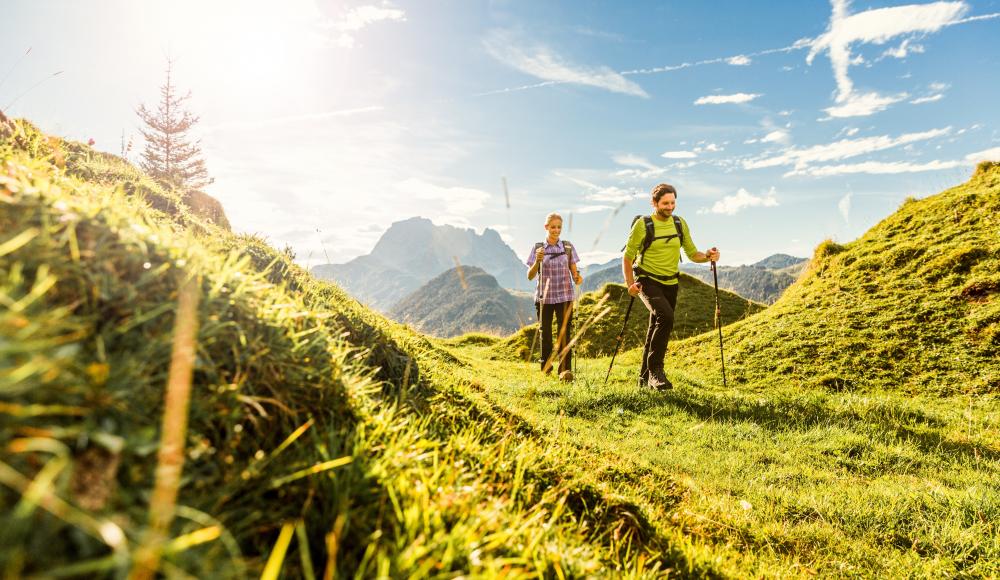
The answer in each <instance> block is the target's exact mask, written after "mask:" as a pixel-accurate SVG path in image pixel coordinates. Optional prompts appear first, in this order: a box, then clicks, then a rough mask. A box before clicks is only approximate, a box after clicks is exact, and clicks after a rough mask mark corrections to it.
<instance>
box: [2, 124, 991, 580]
mask: <svg viewBox="0 0 1000 580" xmlns="http://www.w3.org/2000/svg"><path fill="white" fill-rule="evenodd" d="M997 175H998V171H997V169H996V168H990V167H984V168H983V169H982V170H981V171H980V173H978V174H977V176H976V177H975V178H974V179H973V181H972V182H970V183H969V184H967V185H965V186H963V187H961V188H956V189H955V190H951V191H950V192H946V193H945V194H942V195H941V196H935V197H932V198H928V199H926V200H920V201H912V202H908V203H907V204H906V205H904V207H903V208H901V211H900V212H899V213H897V214H896V215H894V216H891V217H890V218H887V219H886V220H885V221H884V222H883V223H882V224H880V225H879V226H878V227H877V228H876V229H875V230H873V232H876V233H872V232H869V234H866V236H864V237H863V238H862V239H861V240H859V241H857V242H853V243H851V244H847V245H846V246H838V245H836V244H832V243H828V244H825V245H823V246H821V248H819V249H818V250H817V256H816V258H815V259H814V262H813V265H812V270H811V272H810V273H808V274H807V275H806V276H805V277H804V278H803V279H802V280H800V281H799V282H798V283H797V284H796V285H795V286H793V287H792V289H790V290H789V292H788V294H787V295H786V296H785V297H784V298H782V300H780V301H779V302H778V303H777V304H776V305H775V306H773V307H771V308H769V309H767V310H764V311H762V312H760V313H758V314H756V315H754V316H752V317H750V318H748V319H746V320H743V321H738V322H734V323H733V324H731V325H729V326H726V327H725V331H726V334H727V343H726V344H727V356H728V357H731V358H730V359H729V364H730V366H729V368H730V369H731V373H732V382H731V383H730V386H729V388H728V389H726V388H723V387H722V386H721V385H720V382H721V381H720V377H719V374H718V368H717V362H718V351H717V346H718V345H717V343H716V342H715V340H716V339H717V337H716V335H715V334H713V333H709V334H707V335H699V336H695V337H693V338H689V339H686V340H682V341H677V342H672V343H671V347H670V354H669V358H668V375H669V376H670V378H671V379H672V380H673V381H674V383H675V384H676V385H677V389H675V390H674V391H671V392H668V393H652V392H648V391H638V390H637V389H636V388H635V386H634V380H633V379H634V375H635V372H636V369H637V368H638V360H637V359H638V356H639V354H638V351H637V350H636V349H632V350H628V351H626V352H624V353H622V354H621V355H619V358H618V361H617V362H616V370H615V372H614V373H613V374H612V380H611V382H610V383H609V384H608V385H607V386H606V387H605V386H603V385H602V384H601V382H602V381H603V377H604V372H605V370H606V368H607V363H608V360H607V359H606V358H596V359H588V358H581V359H580V360H579V363H580V365H579V373H578V375H579V378H578V380H577V382H576V383H574V384H572V385H565V384H563V383H558V382H556V381H554V380H551V379H546V378H544V377H542V376H540V375H539V373H538V372H537V370H536V369H535V365H532V364H529V363H525V362H520V361H517V360H510V359H498V356H499V355H498V352H500V351H499V350H498V349H500V348H501V343H500V341H499V340H497V339H493V338H491V337H487V336H484V335H470V336H464V337H458V338H455V339H449V340H432V339H428V338H427V337H424V336H422V335H419V334H417V333H414V332H412V331H411V330H409V329H407V328H406V327H404V326H402V325H398V324H395V323H392V322H390V321H388V320H386V319H385V318H384V317H382V316H380V315H378V314H377V313H375V312H373V311H371V310H369V309H366V308H364V307H362V306H361V305H359V304H358V303H357V302H356V301H355V300H353V299H351V298H350V297H349V296H347V295H346V294H345V293H344V292H343V291H342V290H341V289H339V288H338V287H336V286H334V285H332V284H327V283H323V282H319V281H316V280H315V279H313V278H312V277H311V276H309V274H308V273H306V272H305V271H303V270H302V269H301V268H299V267H298V266H296V265H295V264H294V263H293V262H292V261H291V259H290V256H289V255H287V254H286V253H283V252H280V251H277V250H275V249H273V248H271V247H270V246H269V245H268V244H267V243H266V240H262V239H260V238H258V237H255V236H245V235H233V234H231V233H229V232H227V231H225V230H223V229H220V228H218V227H217V226H216V225H214V224H212V223H211V222H209V221H208V220H205V219H203V218H202V217H199V216H198V215H196V214H195V213H194V212H192V211H190V209H189V208H187V207H186V205H185V204H184V201H183V198H182V197H177V196H174V195H173V194H172V193H171V192H164V191H163V190H161V189H158V186H156V185H155V184H152V183H150V182H147V181H145V180H146V178H145V177H144V176H142V175H141V174H140V173H138V172H136V171H135V170H134V168H131V167H130V166H128V165H127V164H125V163H123V162H121V161H120V160H116V159H115V158H113V156H104V155H100V154H97V153H96V152H93V151H90V150H89V148H87V147H86V146H83V145H80V144H73V143H65V142H62V141H60V140H53V139H51V138H48V137H46V136H44V135H42V134H40V133H38V132H37V130H35V129H34V128H33V127H31V126H30V125H28V124H26V123H23V122H17V126H16V131H14V132H10V131H8V130H7V129H6V128H4V127H0V570H2V573H3V574H4V575H5V576H10V577H22V576H35V577H50V576H60V575H61V576H63V577H73V576H77V577H80V576H84V577H95V576H96V577H120V576H121V575H123V574H125V573H126V571H127V570H128V569H129V568H130V566H131V562H132V557H133V555H134V553H135V550H136V548H137V547H138V545H139V543H140V541H141V539H142V537H143V535H144V533H145V531H146V522H147V521H148V518H149V513H148V511H149V505H148V502H149V493H150V490H151V489H152V484H153V477H154V474H155V470H156V451H157V446H158V441H159V434H158V428H159V420H160V415H161V413H162V407H163V403H162V398H163V390H164V385H165V382H166V372H167V368H168V365H169V359H170V341H171V338H172V335H173V319H174V313H175V309H176V297H177V288H178V284H179V279H180V277H181V276H185V275H190V274H193V275H195V276H197V277H198V280H199V283H200V285H201V296H202V299H201V303H200V307H199V318H200V321H201V327H200V331H199V334H198V342H197V363H196V368H195V375H194V384H193V396H192V406H191V410H190V414H189V425H188V428H187V432H186V441H187V444H186V450H185V451H186V464H185V466H184V478H183V480H182V484H181V488H180V495H179V498H178V506H179V507H178V510H177V518H176V519H175V523H174V526H173V528H172V529H171V543H170V544H169V545H168V546H169V549H168V550H167V552H166V553H165V556H164V560H163V564H162V568H161V571H162V572H163V573H164V574H165V575H170V576H182V575H193V576H197V577H243V576H259V575H261V574H262V573H263V572H265V571H266V572H267V573H268V574H273V573H275V571H276V570H277V569H278V568H280V569H281V574H284V575H285V576H287V577H301V576H304V577H311V576H315V577H321V576H322V575H323V574H324V573H325V572H326V571H327V570H328V569H329V570H331V571H336V572H337V574H338V575H340V576H356V577H376V576H378V577H414V578H431V577H434V578H444V577H457V576H459V575H468V576H473V577H494V576H503V577H545V578H564V577H591V576H635V577H662V576H669V575H680V576H690V577H747V576H767V577H787V576H811V575H814V574H820V575H823V576H828V577H843V576H871V577H884V576H936V577H937V576H949V577H950V576H968V577H990V576H996V575H998V574H1000V566H998V562H1000V545H998V539H997V538H998V537H1000V530H998V529H997V527H998V524H997V522H998V521H1000V491H998V490H1000V446H998V444H997V441H1000V422H998V403H997V398H996V397H997V391H996V386H995V377H996V372H997V371H996V368H995V364H994V365H991V364H990V363H991V362H992V361H993V359H994V358H995V353H996V350H995V349H996V324H997V310H996V308H997V300H996V294H997V288H998V287H1000V281H998V279H997V278H996V275H995V272H996V271H998V269H997V268H996V267H995V266H996V265H997V264H996V260H997V257H998V253H997V243H998V242H997V240H996V239H995V238H994V237H991V236H990V232H991V231H992V232H995V230H996V221H995V220H996V219H997V218H996V217H995V216H996V215H997V212H996V211H995V210H996V205H997V190H998V187H1000V184H998V179H997ZM129 183H131V184H133V185H132V186H126V184H129ZM139 183H145V184H146V185H145V186H143V187H138V185H136V184H139ZM887 237H888V241H886V238H887ZM925 238H926V239H925ZM922 241H927V242H928V243H927V245H926V246H924V247H923V249H922V250H921V249H920V247H919V246H920V242H922ZM887 260H888V262H887ZM871 263H878V264H885V263H891V264H893V268H891V269H890V268H874V267H870V266H866V264H871ZM709 290H710V289H709ZM680 300H681V303H682V304H683V303H684V301H685V300H687V301H688V304H689V305H694V306H698V308H696V309H695V310H697V311H699V312H703V311H705V310H707V311H708V317H707V324H708V325H709V326H708V327H710V325H711V305H714V299H713V302H709V303H707V304H700V303H699V300H698V299H696V295H695V294H694V293H691V292H687V293H685V292H684V291H683V290H682V293H681V297H680ZM623 302H624V301H621V302H620V303H618V304H617V308H616V310H615V313H616V315H617V316H621V312H622V308H621V306H622V305H623ZM589 307H591V308H593V307H594V306H593V305H590V306H589ZM636 307H638V305H637V306H636ZM723 311H724V313H727V308H726V306H724V307H723ZM638 312H641V310H639V311H638ZM734 312H735V309H734ZM730 315H732V314H730ZM739 316H742V313H741V314H740V315H739ZM737 317H738V316H737ZM637 319H641V317H639V318H637ZM620 320H621V319H620V318H619V319H618V321H619V322H618V324H620ZM863 321H864V322H866V323H867V326H864V325H862V324H861V323H862V322H863ZM873 323H876V324H875V326H874V327H873V326H872V324H873ZM698 324H702V325H704V324H706V322H705V320H704V319H702V320H701V321H700V322H699V323H698ZM854 326H859V328H854ZM595 328H598V327H595ZM608 328H610V329H613V332H614V333H617V328H616V325H613V324H612V325H611V326H609V327H608ZM693 331H697V328H694V329H693ZM866 333H867V334H866ZM609 336H613V334H608V332H605V331H600V332H598V333H596V334H595V338H592V339H590V340H593V341H594V343H593V344H596V345H600V344H606V342H607V339H608V337H609ZM890 355H891V356H890ZM897 355H898V356H897ZM918 355H919V356H918ZM786 367H787V370H786Z"/></svg>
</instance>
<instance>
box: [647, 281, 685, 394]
mask: <svg viewBox="0 0 1000 580" xmlns="http://www.w3.org/2000/svg"><path fill="white" fill-rule="evenodd" d="M640 282H642V292H641V293H640V294H639V298H641V299H642V303H643V304H645V305H646V309H647V310H649V329H648V330H646V344H645V345H643V349H642V370H641V371H640V372H639V374H640V375H641V376H642V377H643V379H645V378H647V377H648V376H649V371H650V370H657V371H662V370H663V359H664V358H665V357H666V356H667V342H669V340H670V333H671V332H672V331H673V330H674V309H675V308H677V290H678V289H679V288H680V284H663V283H661V282H657V281H656V280H653V279H652V278H646V277H641V278H640Z"/></svg>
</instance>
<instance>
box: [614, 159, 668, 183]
mask: <svg viewBox="0 0 1000 580" xmlns="http://www.w3.org/2000/svg"><path fill="white" fill-rule="evenodd" d="M612 160H613V161H614V162H615V163H617V164H619V165H624V166H625V167H630V168H635V169H623V170H621V171H617V172H615V177H627V178H631V179H652V178H655V177H660V176H661V175H663V174H664V173H666V172H667V168H666V167H660V166H658V165H656V164H654V163H653V162H651V161H650V160H648V159H646V158H645V157H641V156H639V155H633V154H631V153H626V154H622V155H615V156H614V157H612Z"/></svg>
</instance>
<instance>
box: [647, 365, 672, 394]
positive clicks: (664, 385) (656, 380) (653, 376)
mask: <svg viewBox="0 0 1000 580" xmlns="http://www.w3.org/2000/svg"><path fill="white" fill-rule="evenodd" d="M649 388H651V389H655V390H657V391H666V390H668V389H672V388H674V386H673V385H672V384H670V381H668V380H667V375H666V374H664V372H663V371H662V370H655V371H649Z"/></svg>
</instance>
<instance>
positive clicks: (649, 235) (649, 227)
mask: <svg viewBox="0 0 1000 580" xmlns="http://www.w3.org/2000/svg"><path fill="white" fill-rule="evenodd" d="M670 217H672V218H674V228H675V229H676V230H677V233H676V234H670V235H667V236H659V237H656V234H655V232H654V227H653V217H652V216H649V215H637V216H635V217H634V218H632V223H631V224H629V231H631V228H632V227H633V226H635V222H637V221H639V220H640V219H641V220H642V221H643V223H644V224H645V225H646V236H645V237H644V238H643V239H642V248H641V249H640V250H639V253H638V254H637V255H636V261H640V260H639V258H641V257H642V255H643V254H645V253H646V250H648V249H649V247H650V246H652V245H653V242H655V241H656V240H667V241H670V240H671V239H672V238H677V239H679V240H680V242H681V245H682V246H683V245H684V227H683V226H682V225H681V218H680V217H679V216H677V215H672V216H670ZM626 245H627V244H626ZM622 251H623V252H624V251H625V246H622ZM681 261H682V262H683V261H684V258H683V256H682V257H681Z"/></svg>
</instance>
